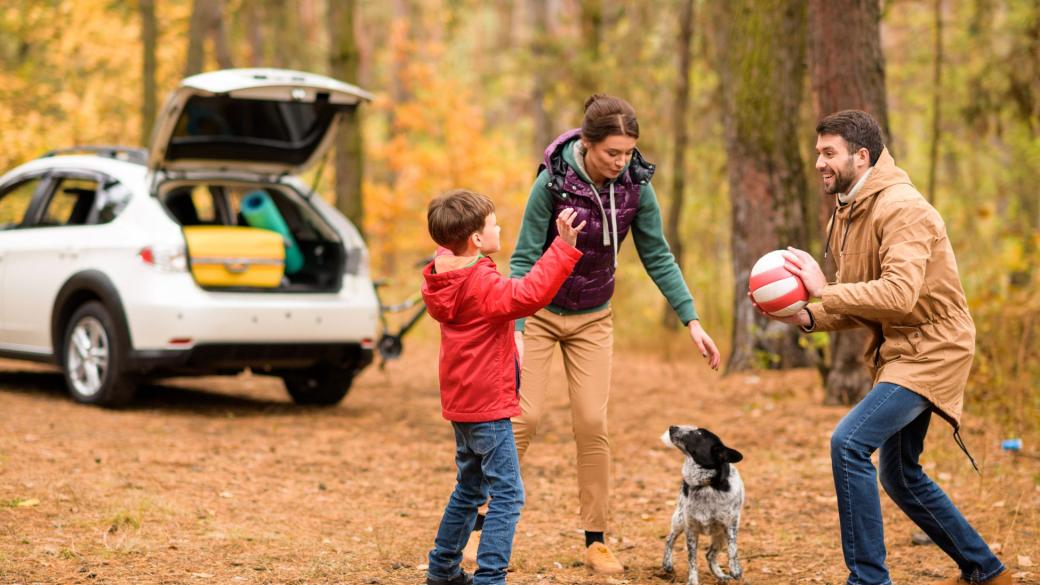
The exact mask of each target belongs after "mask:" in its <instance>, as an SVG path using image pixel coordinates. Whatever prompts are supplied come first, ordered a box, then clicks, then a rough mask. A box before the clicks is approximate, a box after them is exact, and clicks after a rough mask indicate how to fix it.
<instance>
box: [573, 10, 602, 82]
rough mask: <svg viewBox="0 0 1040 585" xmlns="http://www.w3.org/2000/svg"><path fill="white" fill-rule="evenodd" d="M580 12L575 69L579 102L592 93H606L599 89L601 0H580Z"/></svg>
mask: <svg viewBox="0 0 1040 585" xmlns="http://www.w3.org/2000/svg"><path fill="white" fill-rule="evenodd" d="M579 7H580V11H581V15H580V19H581V21H580V24H581V38H580V39H579V41H578V42H580V43H581V44H580V47H581V51H580V53H579V55H580V57H581V61H580V62H579V63H578V67H577V68H576V70H577V71H576V73H577V75H576V80H575V81H576V84H577V88H578V91H579V92H580V97H579V99H580V100H584V99H585V98H587V97H588V96H590V95H591V94H593V93H606V92H607V88H603V87H600V86H599V84H600V82H601V78H600V74H601V71H600V69H601V67H602V64H601V63H600V43H601V41H602V35H603V0H580V1H579Z"/></svg>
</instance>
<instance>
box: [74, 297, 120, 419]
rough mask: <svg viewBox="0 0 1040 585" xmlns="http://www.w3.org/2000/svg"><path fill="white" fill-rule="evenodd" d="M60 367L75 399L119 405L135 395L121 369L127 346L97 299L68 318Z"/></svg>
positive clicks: (86, 402)
mask: <svg viewBox="0 0 1040 585" xmlns="http://www.w3.org/2000/svg"><path fill="white" fill-rule="evenodd" d="M63 341H64V343H63V344H62V347H63V348H64V352H63V353H64V355H63V361H62V365H63V369H64V371H65V382H66V384H67V385H68V388H69V394H71V395H72V398H73V399H75V400H76V401H77V402H82V403H85V404H97V405H102V406H118V405H120V404H123V403H125V402H127V401H128V400H130V399H131V398H132V397H133V395H134V384H133V381H132V380H130V379H128V378H127V377H126V376H125V375H124V373H123V365H124V360H125V356H126V348H124V347H122V344H121V342H120V340H119V338H118V335H117V332H116V326H115V321H114V320H113V319H112V315H111V314H110V313H109V311H108V309H106V308H105V306H104V305H103V304H101V303H99V302H97V301H90V302H88V303H84V304H83V306H81V307H79V308H78V309H76V311H75V312H74V313H73V314H72V318H71V319H69V323H68V325H67V326H66V328H65V337H64V338H63Z"/></svg>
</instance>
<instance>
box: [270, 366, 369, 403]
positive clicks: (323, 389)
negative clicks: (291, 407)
mask: <svg viewBox="0 0 1040 585" xmlns="http://www.w3.org/2000/svg"><path fill="white" fill-rule="evenodd" d="M282 381H284V382H285V389H286V390H288V391H289V396H291V397H292V399H293V402H295V403H296V404H307V405H314V406H332V405H334V404H336V403H338V402H339V401H340V400H343V397H344V396H346V395H347V392H350V385H351V383H352V382H353V381H354V371H353V370H349V369H343V368H338V367H335V366H331V365H328V364H319V365H317V366H313V367H311V368H307V369H304V370H292V371H288V372H283V373H282Z"/></svg>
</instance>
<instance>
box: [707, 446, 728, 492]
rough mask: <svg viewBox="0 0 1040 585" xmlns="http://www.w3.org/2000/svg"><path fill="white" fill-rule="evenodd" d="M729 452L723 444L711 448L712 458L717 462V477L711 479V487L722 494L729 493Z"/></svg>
mask: <svg viewBox="0 0 1040 585" xmlns="http://www.w3.org/2000/svg"><path fill="white" fill-rule="evenodd" d="M728 451H729V449H728V448H727V447H726V446H725V445H723V444H722V443H721V442H719V443H716V444H715V445H712V447H711V458H712V459H713V460H714V461H715V477H713V478H711V487H713V488H715V489H716V490H719V491H720V492H728V491H729V462H728V461H727V460H726V457H727V456H728V454H727V452H728Z"/></svg>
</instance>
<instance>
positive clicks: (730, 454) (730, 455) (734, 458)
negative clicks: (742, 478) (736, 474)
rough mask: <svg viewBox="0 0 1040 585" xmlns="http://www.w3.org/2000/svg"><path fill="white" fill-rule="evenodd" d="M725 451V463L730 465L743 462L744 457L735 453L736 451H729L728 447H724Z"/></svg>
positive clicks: (738, 452) (737, 452)
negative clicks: (727, 462)
mask: <svg viewBox="0 0 1040 585" xmlns="http://www.w3.org/2000/svg"><path fill="white" fill-rule="evenodd" d="M725 449H726V461H729V462H730V463H740V462H741V461H743V459H744V456H743V455H741V453H740V451H737V450H736V449H730V448H729V447H725Z"/></svg>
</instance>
